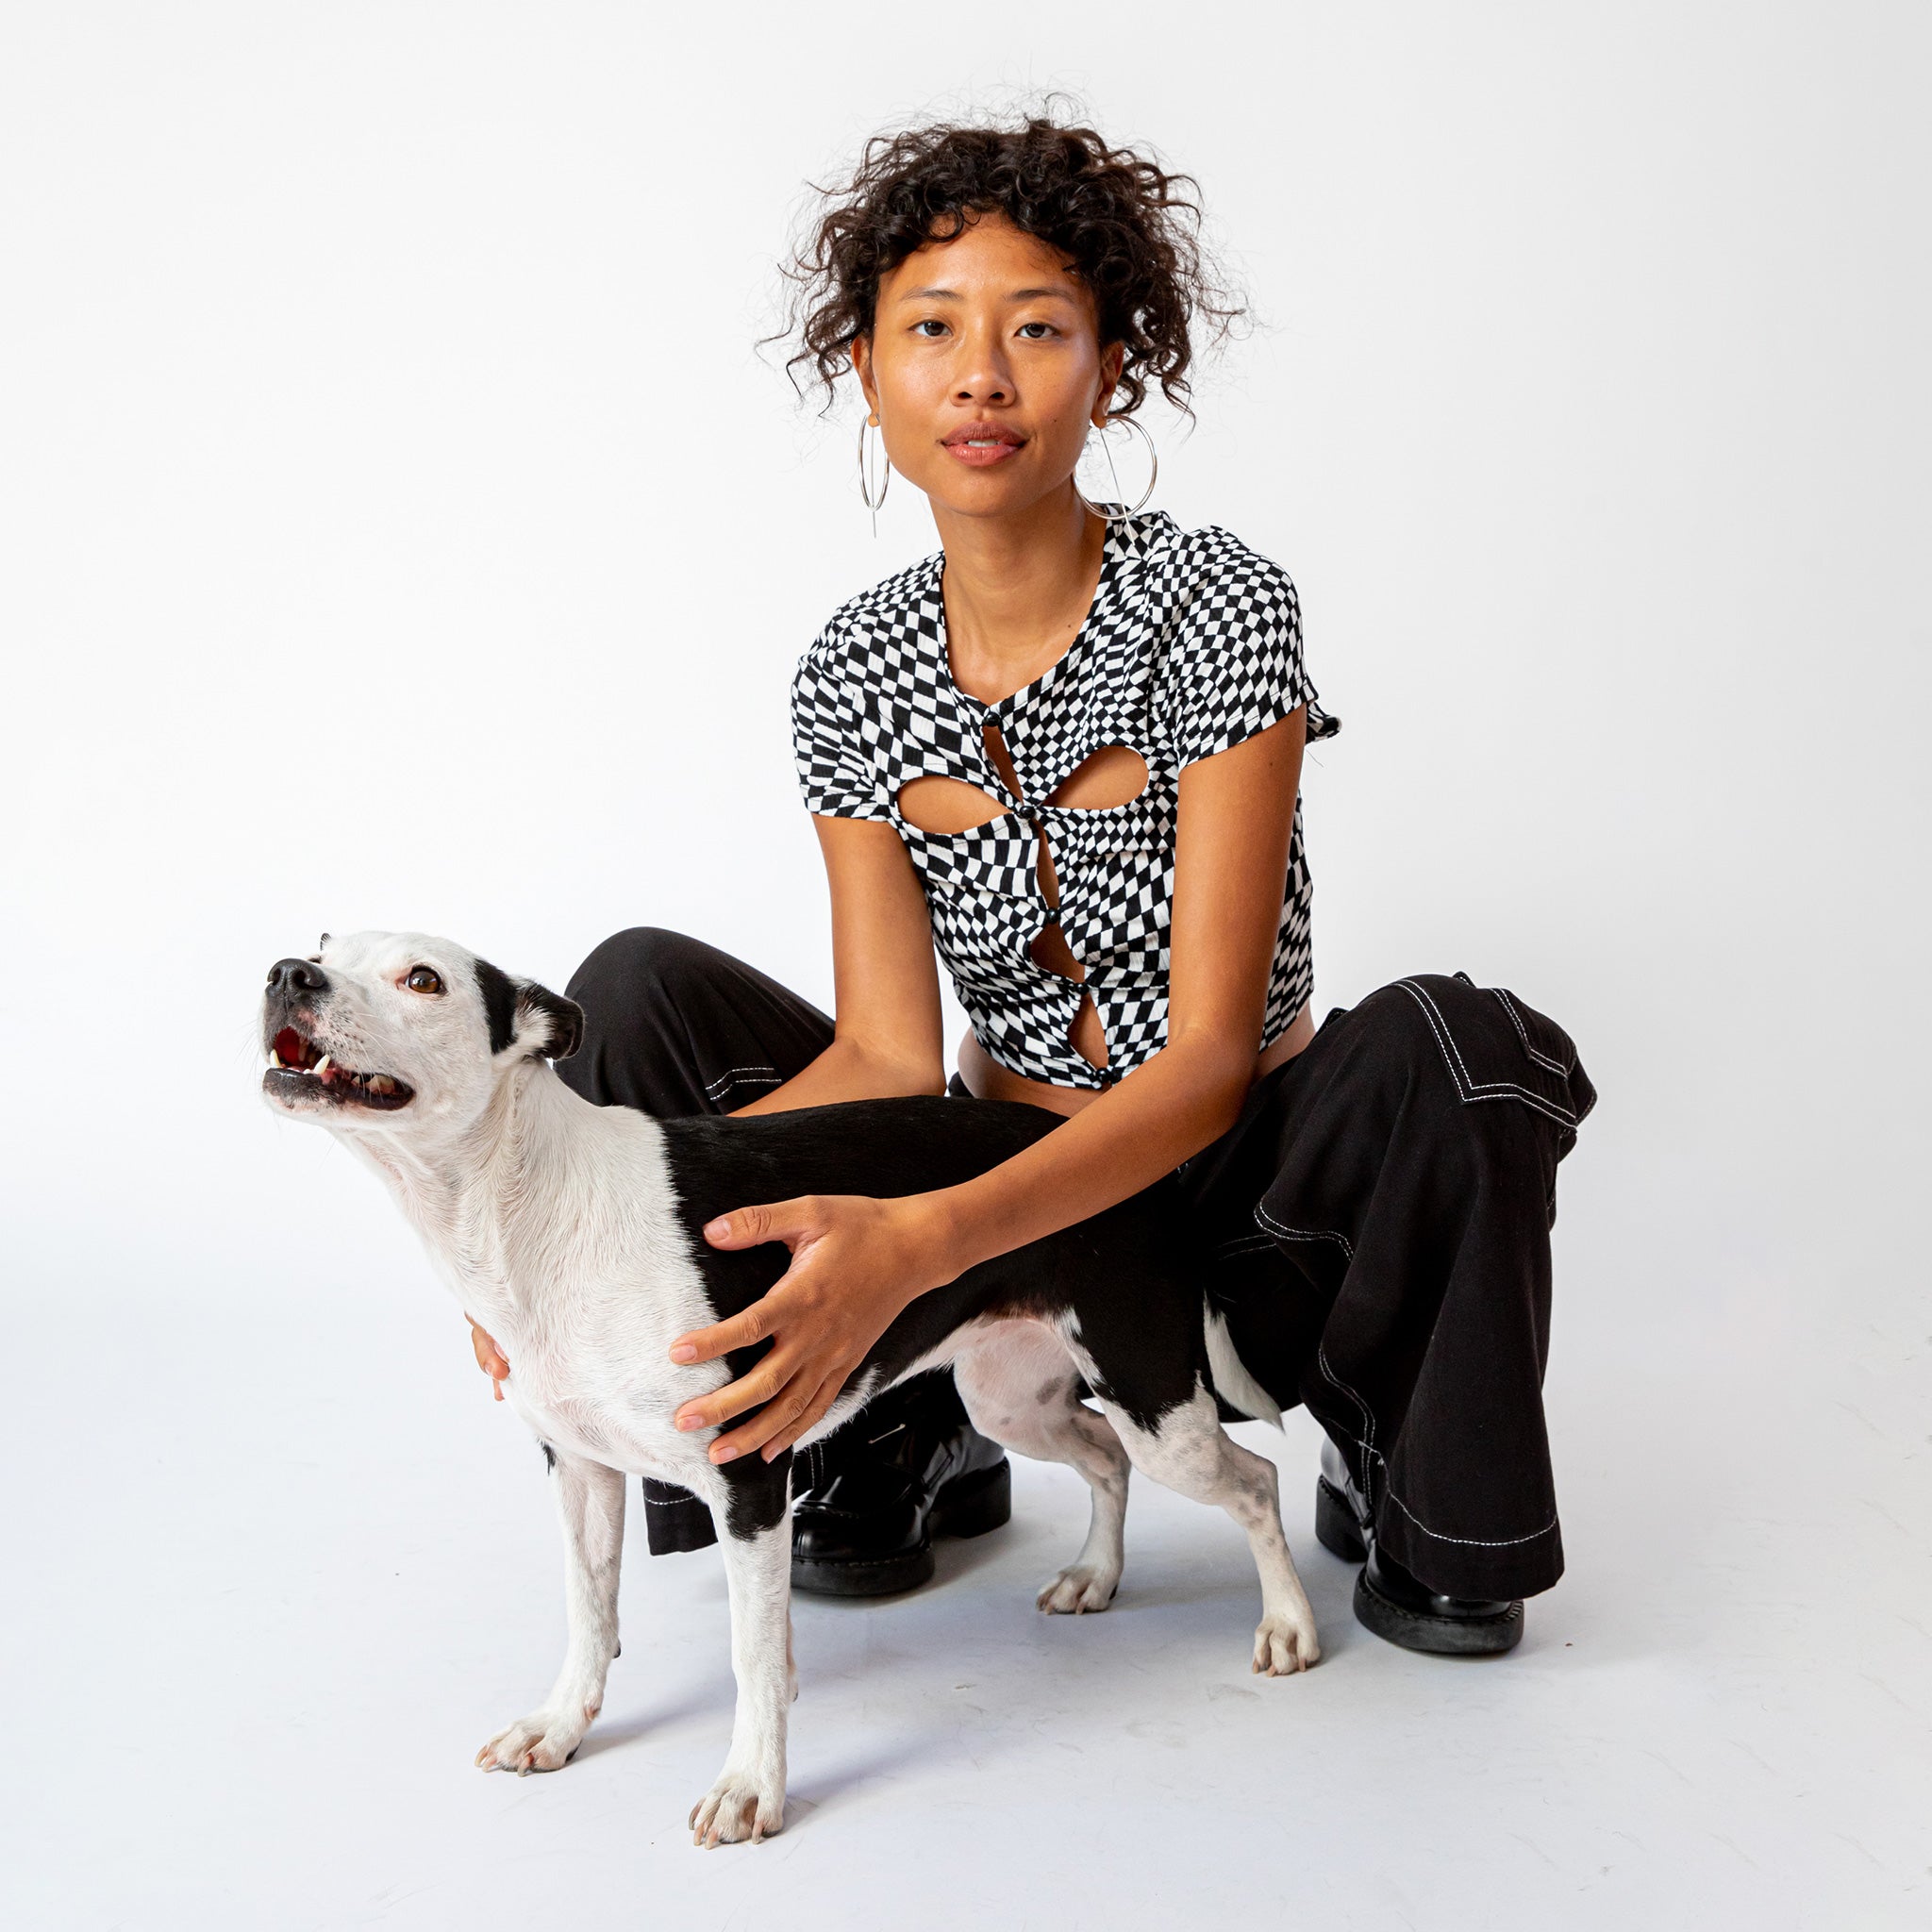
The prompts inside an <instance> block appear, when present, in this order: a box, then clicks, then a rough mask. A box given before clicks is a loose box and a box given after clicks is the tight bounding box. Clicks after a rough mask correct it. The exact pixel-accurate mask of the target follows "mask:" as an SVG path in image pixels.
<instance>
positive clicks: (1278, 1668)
mask: <svg viewBox="0 0 1932 1932" xmlns="http://www.w3.org/2000/svg"><path fill="white" fill-rule="evenodd" d="M1321 1661H1322V1646H1321V1645H1320V1644H1319V1643H1317V1642H1316V1641H1315V1620H1314V1618H1313V1617H1311V1616H1308V1615H1307V1614H1306V1613H1305V1614H1303V1615H1301V1616H1298V1617H1293V1616H1291V1617H1280V1616H1276V1617H1263V1618H1262V1619H1261V1623H1260V1626H1259V1627H1258V1628H1257V1630H1256V1632H1255V1663H1254V1669H1255V1671H1256V1673H1257V1674H1259V1675H1261V1676H1264V1677H1289V1676H1292V1675H1293V1674H1294V1673H1295V1672H1296V1671H1305V1670H1307V1667H1308V1666H1309V1665H1310V1664H1318V1663H1320V1662H1321Z"/></svg>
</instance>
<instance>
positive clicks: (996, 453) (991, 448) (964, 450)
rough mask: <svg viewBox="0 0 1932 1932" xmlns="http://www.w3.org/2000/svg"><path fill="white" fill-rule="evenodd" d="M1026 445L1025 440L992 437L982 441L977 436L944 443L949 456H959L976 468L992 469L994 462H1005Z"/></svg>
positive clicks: (961, 459)
mask: <svg viewBox="0 0 1932 1932" xmlns="http://www.w3.org/2000/svg"><path fill="white" fill-rule="evenodd" d="M1025 446H1026V445H1025V444H1024V442H1008V441H1006V440H1005V439H1004V438H999V439H991V438H990V439H988V440H986V441H980V440H979V439H978V438H977V437H973V438H967V437H961V438H959V439H958V441H949V442H947V443H946V444H944V445H943V447H944V449H945V451H946V454H947V455H948V456H952V457H957V458H958V459H959V460H960V461H961V462H962V463H965V464H967V465H969V466H970V467H971V468H973V469H975V470H985V469H990V468H991V466H992V465H993V464H994V463H1003V462H1005V461H1006V459H1007V458H1008V457H1016V456H1018V455H1019V454H1020V452H1021V451H1022V450H1023V449H1024V448H1025Z"/></svg>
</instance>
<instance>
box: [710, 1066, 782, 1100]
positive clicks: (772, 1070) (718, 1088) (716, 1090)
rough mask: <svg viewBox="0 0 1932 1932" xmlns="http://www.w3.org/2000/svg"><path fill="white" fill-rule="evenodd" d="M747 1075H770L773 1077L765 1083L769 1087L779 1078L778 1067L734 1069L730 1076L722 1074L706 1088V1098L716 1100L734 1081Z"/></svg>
mask: <svg viewBox="0 0 1932 1932" xmlns="http://www.w3.org/2000/svg"><path fill="white" fill-rule="evenodd" d="M744 1074H770V1075H771V1076H772V1077H771V1079H770V1080H767V1081H766V1082H765V1083H764V1084H765V1085H766V1086H768V1087H769V1086H771V1085H772V1084H773V1082H774V1081H776V1079H777V1078H778V1070H777V1068H776V1067H733V1068H732V1069H731V1071H730V1072H729V1073H728V1074H719V1075H718V1077H717V1078H716V1079H715V1080H713V1081H711V1082H710V1084H709V1085H708V1086H707V1087H706V1089H705V1097H706V1098H707V1099H708V1100H715V1099H716V1098H717V1097H718V1095H719V1094H720V1093H721V1092H722V1091H724V1089H725V1088H726V1087H728V1086H730V1085H731V1083H732V1081H734V1080H736V1079H739V1078H740V1077H741V1076H742V1075H744Z"/></svg>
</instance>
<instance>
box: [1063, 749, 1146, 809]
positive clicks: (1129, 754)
mask: <svg viewBox="0 0 1932 1932" xmlns="http://www.w3.org/2000/svg"><path fill="white" fill-rule="evenodd" d="M1146 789H1147V760H1146V759H1145V758H1142V757H1141V754H1140V753H1139V752H1137V751H1136V750H1135V749H1134V748H1133V747H1132V746H1131V745H1127V744H1103V745H1102V746H1101V747H1100V749H1099V750H1098V751H1096V752H1094V753H1092V754H1091V756H1089V757H1087V758H1082V759H1081V760H1080V762H1079V764H1077V765H1076V766H1075V767H1074V769H1073V770H1072V771H1071V772H1069V773H1068V774H1067V775H1066V776H1065V777H1064V778H1062V779H1061V780H1060V782H1059V783H1058V785H1057V786H1056V787H1055V788H1054V791H1053V795H1052V796H1051V797H1050V798H1049V799H1048V800H1047V801H1046V802H1047V804H1049V805H1061V806H1067V807H1070V808H1073V809H1074V810H1075V811H1105V810H1107V808H1108V807H1109V806H1115V805H1131V804H1132V803H1133V802H1134V800H1135V799H1137V798H1139V797H1140V795H1141V792H1143V791H1146Z"/></svg>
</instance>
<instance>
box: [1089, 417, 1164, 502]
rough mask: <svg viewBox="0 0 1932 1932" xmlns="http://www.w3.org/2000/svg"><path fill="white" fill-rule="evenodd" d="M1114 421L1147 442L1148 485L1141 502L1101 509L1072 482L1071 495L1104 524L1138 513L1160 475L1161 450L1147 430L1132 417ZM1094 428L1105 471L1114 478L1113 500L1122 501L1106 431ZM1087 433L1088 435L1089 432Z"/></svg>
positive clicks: (1123, 492) (1101, 428)
mask: <svg viewBox="0 0 1932 1932" xmlns="http://www.w3.org/2000/svg"><path fill="white" fill-rule="evenodd" d="M1113 420H1114V421H1115V422H1117V423H1124V424H1125V425H1127V427H1128V428H1129V429H1131V430H1132V431H1133V432H1134V433H1135V435H1137V436H1138V437H1139V438H1140V439H1141V441H1142V442H1144V443H1145V444H1146V445H1147V463H1148V470H1147V487H1146V489H1144V490H1143V491H1141V501H1140V502H1139V503H1137V504H1136V505H1135V506H1134V507H1133V508H1132V509H1117V508H1105V509H1104V508H1101V506H1100V505H1099V504H1097V503H1092V502H1089V500H1088V498H1087V496H1086V494H1085V493H1084V492H1083V491H1082V490H1081V488H1080V486H1079V484H1077V483H1075V484H1074V495H1075V496H1077V497H1079V499H1080V501H1081V502H1082V503H1083V504H1086V506H1087V508H1089V509H1091V511H1092V512H1093V514H1094V515H1095V516H1097V517H1098V518H1099V519H1100V520H1101V522H1102V523H1107V524H1119V523H1124V522H1125V521H1126V519H1127V518H1128V517H1131V516H1138V515H1139V514H1140V513H1141V510H1143V509H1144V508H1146V507H1147V499H1148V498H1149V497H1150V496H1152V495H1153V494H1154V486H1155V484H1156V483H1157V482H1158V480H1159V478H1160V452H1159V451H1158V449H1156V448H1155V447H1154V439H1153V437H1151V436H1150V435H1148V433H1147V431H1146V430H1145V429H1144V428H1142V427H1141V425H1140V423H1139V422H1137V421H1136V420H1135V419H1134V418H1133V417H1132V416H1117V417H1115V418H1114V419H1113ZM1094 427H1095V428H1098V429H1100V430H1101V437H1100V449H1101V454H1102V455H1103V456H1105V457H1106V458H1107V474H1108V475H1109V476H1111V477H1112V478H1113V488H1114V496H1113V502H1114V503H1115V504H1121V503H1124V502H1125V501H1126V492H1125V491H1123V490H1122V489H1121V479H1120V473H1119V472H1118V471H1117V470H1115V468H1114V466H1113V451H1112V450H1110V449H1108V446H1107V432H1106V430H1105V429H1104V428H1103V427H1102V425H1099V424H1096V425H1094ZM1089 434H1090V435H1091V431H1090V432H1089Z"/></svg>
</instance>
